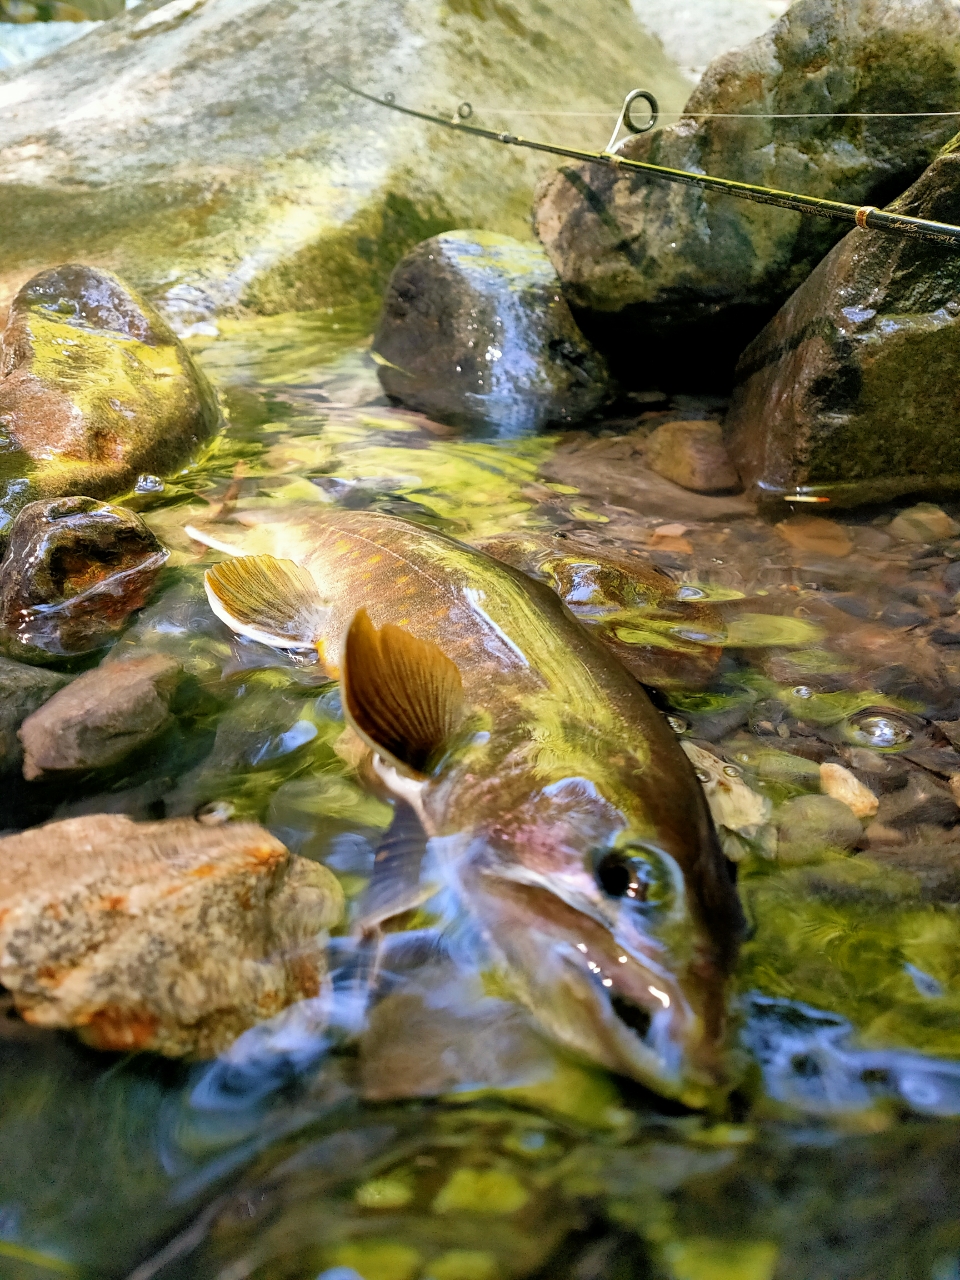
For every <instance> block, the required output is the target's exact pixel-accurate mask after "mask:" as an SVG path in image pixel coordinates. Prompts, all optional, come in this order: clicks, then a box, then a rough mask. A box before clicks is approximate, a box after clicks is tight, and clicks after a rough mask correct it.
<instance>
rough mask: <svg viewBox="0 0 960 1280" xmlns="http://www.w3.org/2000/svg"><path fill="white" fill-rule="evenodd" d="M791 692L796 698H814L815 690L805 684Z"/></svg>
mask: <svg viewBox="0 0 960 1280" xmlns="http://www.w3.org/2000/svg"><path fill="white" fill-rule="evenodd" d="M790 692H791V693H792V694H793V696H794V697H795V698H812V697H813V690H812V689H811V688H810V687H809V685H805V684H798V685H797V686H796V688H795V689H791V691H790Z"/></svg>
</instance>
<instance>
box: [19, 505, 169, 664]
mask: <svg viewBox="0 0 960 1280" xmlns="http://www.w3.org/2000/svg"><path fill="white" fill-rule="evenodd" d="M168 554H169V553H168V552H167V551H166V550H165V548H164V547H162V546H161V545H160V543H159V542H158V541H157V539H156V537H155V536H154V535H153V534H152V533H151V532H150V530H149V529H148V528H147V526H146V525H145V524H144V522H143V521H142V520H141V519H140V517H139V516H138V515H136V514H135V513H134V512H133V511H127V510H126V509H125V508H123V507H115V506H109V505H108V504H107V503H105V502H99V501H97V499H96V498H55V499H54V500H53V501H52V502H31V503H28V505H27V506H26V507H24V508H23V510H22V511H21V512H20V514H19V515H18V516H17V518H16V519H15V520H14V522H13V527H12V528H11V530H10V539H9V542H8V545H7V553H6V555H5V556H4V559H3V562H2V564H0V644H2V645H3V647H4V648H6V650H7V652H8V653H11V654H12V655H14V656H15V657H23V658H26V659H28V660H29V661H32V662H44V661H50V660H55V659H57V658H63V657H66V656H70V655H74V654H82V653H89V652H90V651H91V650H94V649H98V648H101V647H102V646H103V645H105V644H106V643H107V642H108V641H109V640H111V639H114V638H115V637H116V636H117V635H118V634H119V632H120V631H121V629H122V628H123V627H124V626H125V624H126V622H127V619H128V618H129V617H130V615H131V613H133V612H134V611H135V610H137V609H139V608H141V607H142V606H143V605H144V604H145V603H146V602H147V599H148V597H149V595H150V592H151V590H152V589H153V585H154V583H155V582H156V578H157V574H158V573H159V572H160V569H161V568H162V566H163V563H164V561H165V560H166V559H167V555H168Z"/></svg>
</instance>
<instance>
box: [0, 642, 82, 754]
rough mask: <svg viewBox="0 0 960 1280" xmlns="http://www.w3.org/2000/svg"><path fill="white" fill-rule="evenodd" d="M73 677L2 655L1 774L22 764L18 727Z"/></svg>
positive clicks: (0, 704) (0, 702)
mask: <svg viewBox="0 0 960 1280" xmlns="http://www.w3.org/2000/svg"><path fill="white" fill-rule="evenodd" d="M69 679H70V677H69V676H65V675H61V674H60V672H58V671H44V670H42V669H41V668H39V667H28V666H27V665H26V664H25V663H23V662H11V661H10V659H9V658H0V774H2V773H10V772H13V771H14V770H17V769H19V768H20V766H21V764H22V763H23V747H22V746H21V743H20V739H19V737H18V736H17V730H18V729H19V728H20V726H21V724H22V723H23V722H24V720H26V718H27V716H29V715H32V714H33V712H34V711H37V710H38V709H39V708H40V707H42V706H43V704H44V703H45V702H47V701H48V700H49V699H50V698H52V697H53V695H54V694H55V693H56V692H57V691H58V690H60V689H62V688H63V686H64V685H65V684H67V682H68V681H69Z"/></svg>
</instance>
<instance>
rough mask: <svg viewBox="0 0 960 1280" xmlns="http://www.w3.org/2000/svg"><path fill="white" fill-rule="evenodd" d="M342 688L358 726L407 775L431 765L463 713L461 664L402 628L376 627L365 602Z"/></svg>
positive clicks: (350, 636) (351, 637)
mask: <svg viewBox="0 0 960 1280" xmlns="http://www.w3.org/2000/svg"><path fill="white" fill-rule="evenodd" d="M341 687H342V693H343V705H344V710H345V711H346V713H347V715H348V716H349V718H350V721H351V723H352V724H353V727H354V728H355V729H356V730H357V732H358V733H359V734H360V736H361V737H362V738H363V739H364V740H365V741H366V742H367V744H368V745H369V746H371V747H372V748H373V749H374V751H376V752H378V753H379V754H380V755H381V756H382V757H384V759H386V760H387V761H388V762H389V763H390V764H392V765H393V766H394V767H395V768H396V769H398V770H399V771H400V772H401V773H403V774H406V775H407V776H408V777H410V776H413V777H420V778H423V777H426V776H427V775H428V774H429V773H430V772H431V771H432V769H433V767H435V766H436V763H437V762H438V760H439V758H440V756H441V755H442V754H443V750H444V748H445V747H446V746H447V745H448V743H449V742H450V740H451V738H452V737H453V736H454V734H455V733H456V731H457V730H458V729H459V728H460V726H461V724H462V723H463V720H464V715H465V707H464V698H463V684H462V682H461V680H460V672H459V671H458V670H457V667H456V664H455V663H453V662H452V661H451V660H450V659H449V658H448V657H447V655H446V654H445V653H444V652H443V651H442V650H441V649H438V648H437V646H436V645H435V644H432V643H431V642H430V641H429V640H419V639H417V637H416V636H412V635H411V634H410V632H409V631H405V630H404V629H403V628H402V627H395V626H393V624H392V623H389V622H388V623H387V624H386V625H385V626H384V627H382V628H381V630H379V631H378V630H377V629H376V627H374V625H373V623H372V622H371V621H370V619H369V617H368V616H367V611H366V610H365V609H361V610H359V612H358V613H357V614H356V616H355V617H354V619H353V622H352V623H351V624H350V630H349V631H348V632H347V641H346V645H345V647H344V654H343V673H342V686H341Z"/></svg>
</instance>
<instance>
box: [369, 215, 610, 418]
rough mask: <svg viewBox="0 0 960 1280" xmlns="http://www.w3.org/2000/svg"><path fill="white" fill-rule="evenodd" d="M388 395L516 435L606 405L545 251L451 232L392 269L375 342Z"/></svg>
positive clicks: (602, 384)
mask: <svg viewBox="0 0 960 1280" xmlns="http://www.w3.org/2000/svg"><path fill="white" fill-rule="evenodd" d="M373 345H374V358H375V359H376V360H377V361H378V372H379V375H380V382H381V384H382V386H383V389H384V391H386V392H387V394H388V395H391V396H393V397H395V398H396V399H397V400H400V401H401V402H402V403H403V404H406V405H409V406H410V408H412V409H419V410H421V411H422V412H423V413H427V414H430V415H431V417H434V418H438V419H439V420H440V421H442V422H450V423H452V424H453V425H455V426H461V427H467V428H474V429H478V430H481V431H494V432H497V433H499V434H501V435H507V436H511V435H519V434H525V433H527V432H530V431H537V430H539V429H540V428H541V427H544V426H546V425H547V424H548V423H566V424H573V423H575V422H578V421H579V420H580V419H581V418H584V417H585V416H587V415H588V414H590V413H591V412H593V411H594V410H596V409H597V408H599V407H600V405H602V404H603V403H604V401H605V400H607V399H609V398H610V396H611V394H612V392H611V384H610V380H609V377H608V374H607V366H606V364H605V362H604V360H603V358H602V357H601V356H599V355H598V354H597V352H596V351H594V349H593V348H592V347H591V345H590V343H589V342H587V340H586V339H585V338H584V336H583V334H582V333H581V332H580V330H579V329H578V328H577V325H576V322H575V321H574V319H573V316H572V315H571V314H570V308H569V307H568V306H567V304H566V302H565V301H564V299H563V295H562V294H561V292H560V281H559V280H558V279H557V273H556V272H555V271H554V269H553V267H552V266H551V264H550V259H549V258H548V257H547V255H546V253H545V252H544V251H543V249H542V248H541V247H540V246H539V245H535V244H523V243H522V242H520V241H518V240H514V239H513V238H512V237H511V236H504V235H497V234H496V233H494V232H490V231H448V232H445V233H444V234H443V235H439V236H433V237H432V238H431V239H430V240H425V241H424V242H423V244H420V245H417V247H416V248H415V249H414V250H413V251H412V252H411V253H409V254H407V256H406V257H405V258H404V259H403V260H402V261H401V262H400V263H399V264H398V265H397V267H396V268H395V270H394V272H393V275H392V276H391V277H390V284H389V286H388V288H387V295H386V298H385V300H384V306H383V313H382V314H381V317H380V325H379V328H378V330H377V333H376V336H375V338H374V344H373Z"/></svg>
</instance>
